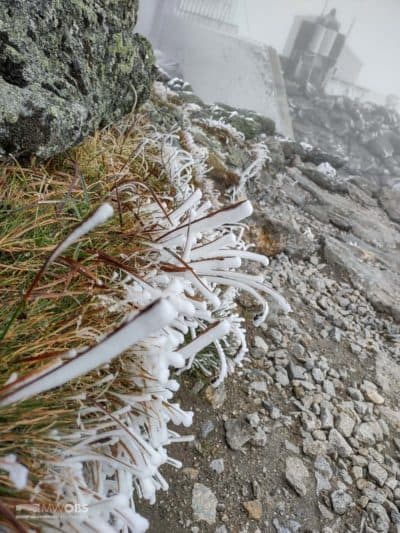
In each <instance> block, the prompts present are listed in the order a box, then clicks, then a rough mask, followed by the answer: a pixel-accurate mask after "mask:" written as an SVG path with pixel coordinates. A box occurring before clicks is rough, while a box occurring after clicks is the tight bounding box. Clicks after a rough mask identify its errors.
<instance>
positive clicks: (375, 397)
mask: <svg viewBox="0 0 400 533" xmlns="http://www.w3.org/2000/svg"><path fill="white" fill-rule="evenodd" d="M363 392H364V396H365V398H366V399H367V400H368V401H370V402H372V403H374V404H375V405H382V404H384V403H385V398H384V397H383V396H381V395H380V394H379V392H378V391H377V390H376V389H373V388H371V387H365V388H363Z"/></svg>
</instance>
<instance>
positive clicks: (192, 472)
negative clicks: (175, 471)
mask: <svg viewBox="0 0 400 533" xmlns="http://www.w3.org/2000/svg"><path fill="white" fill-rule="evenodd" d="M182 473H183V475H184V476H186V477H187V478H189V479H191V480H192V481H196V479H197V478H198V477H199V473H200V472H199V470H198V469H197V468H190V467H187V468H183V469H182Z"/></svg>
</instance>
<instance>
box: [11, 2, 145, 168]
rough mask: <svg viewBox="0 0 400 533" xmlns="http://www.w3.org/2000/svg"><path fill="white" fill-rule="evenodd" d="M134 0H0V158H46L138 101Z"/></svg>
mask: <svg viewBox="0 0 400 533" xmlns="http://www.w3.org/2000/svg"><path fill="white" fill-rule="evenodd" d="M137 9H138V0H54V1H51V0H0V157H6V156H7V155H8V154H12V155H13V156H14V157H21V156H29V155H32V154H35V155H37V156H39V157H41V158H47V157H49V156H52V155H54V154H56V153H59V152H62V151H64V150H65V149H67V148H69V147H70V146H73V145H75V144H77V143H79V142H80V141H82V139H83V138H84V137H85V136H86V135H88V134H89V133H91V132H92V131H93V130H95V129H96V128H98V127H102V126H105V125H108V124H111V123H113V122H115V121H116V120H118V119H119V118H121V117H122V116H123V115H124V114H127V113H129V112H130V111H131V110H132V108H133V106H134V105H135V104H141V103H142V102H143V101H144V100H145V99H146V98H147V97H148V95H149V92H150V86H151V83H152V80H153V77H154V75H155V72H154V64H153V54H152V50H151V47H150V45H149V43H148V42H147V41H146V40H145V39H144V37H142V36H140V35H138V34H135V33H134V27H135V24H136V19H137Z"/></svg>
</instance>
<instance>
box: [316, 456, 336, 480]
mask: <svg viewBox="0 0 400 533" xmlns="http://www.w3.org/2000/svg"><path fill="white" fill-rule="evenodd" d="M314 468H315V469H316V470H318V471H319V472H321V473H322V474H324V476H325V477H326V478H328V479H331V478H332V476H333V472H332V468H331V465H330V464H329V462H328V460H327V459H326V458H325V457H324V456H323V455H319V456H318V457H317V458H316V459H315V462H314Z"/></svg>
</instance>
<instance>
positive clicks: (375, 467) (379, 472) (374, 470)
mask: <svg viewBox="0 0 400 533" xmlns="http://www.w3.org/2000/svg"><path fill="white" fill-rule="evenodd" d="M368 474H369V476H370V478H371V479H373V480H374V481H375V482H376V483H377V484H378V485H379V486H380V487H383V485H384V484H385V481H386V480H387V478H388V473H387V471H386V470H385V469H384V468H383V467H382V466H381V465H380V464H379V463H377V462H376V461H371V462H370V463H369V464H368Z"/></svg>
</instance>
